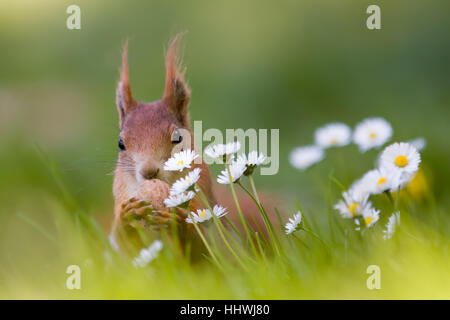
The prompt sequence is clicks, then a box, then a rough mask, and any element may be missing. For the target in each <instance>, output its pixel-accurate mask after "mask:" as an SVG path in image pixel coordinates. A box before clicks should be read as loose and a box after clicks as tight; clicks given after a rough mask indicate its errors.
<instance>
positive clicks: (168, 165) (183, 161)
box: [164, 149, 198, 172]
mask: <svg viewBox="0 0 450 320" xmlns="http://www.w3.org/2000/svg"><path fill="white" fill-rule="evenodd" d="M197 157H198V154H196V153H195V151H194V150H190V149H188V150H183V151H180V152H177V153H175V154H174V155H173V156H172V157H171V158H170V159H169V160H167V161H166V162H165V163H164V170H167V171H180V172H181V171H183V170H184V169H186V168H190V167H191V163H192V161H194V159H195V158H197Z"/></svg>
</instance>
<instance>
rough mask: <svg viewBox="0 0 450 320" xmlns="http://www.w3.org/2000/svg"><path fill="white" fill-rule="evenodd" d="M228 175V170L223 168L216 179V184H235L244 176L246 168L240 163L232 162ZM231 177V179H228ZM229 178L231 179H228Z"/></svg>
mask: <svg viewBox="0 0 450 320" xmlns="http://www.w3.org/2000/svg"><path fill="white" fill-rule="evenodd" d="M229 167H230V174H228V170H227V169H226V168H225V169H224V170H222V172H220V175H219V176H218V177H217V182H218V183H221V184H230V182H232V183H233V182H236V181H237V180H239V179H240V178H241V177H242V175H243V174H244V172H245V170H247V167H246V165H245V163H243V162H240V161H233V162H232V163H231V164H230V165H229ZM230 175H231V177H230ZM230 178H231V179H230Z"/></svg>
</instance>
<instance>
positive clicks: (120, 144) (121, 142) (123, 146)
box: [119, 138, 125, 151]
mask: <svg viewBox="0 0 450 320" xmlns="http://www.w3.org/2000/svg"><path fill="white" fill-rule="evenodd" d="M119 149H120V150H122V151H123V150H125V144H124V143H123V140H122V138H119Z"/></svg>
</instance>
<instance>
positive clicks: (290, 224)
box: [285, 211, 302, 234]
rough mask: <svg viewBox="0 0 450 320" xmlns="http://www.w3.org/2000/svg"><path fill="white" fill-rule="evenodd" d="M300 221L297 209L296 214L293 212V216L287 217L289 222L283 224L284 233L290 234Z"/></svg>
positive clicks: (300, 216)
mask: <svg viewBox="0 0 450 320" xmlns="http://www.w3.org/2000/svg"><path fill="white" fill-rule="evenodd" d="M301 222H302V214H301V213H300V211H298V212H297V213H296V214H294V217H293V218H289V222H288V223H286V226H285V228H286V230H285V232H286V234H291V233H292V232H294V231H295V230H297V229H298V227H299V225H300V223H301Z"/></svg>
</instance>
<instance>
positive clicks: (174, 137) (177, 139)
mask: <svg viewBox="0 0 450 320" xmlns="http://www.w3.org/2000/svg"><path fill="white" fill-rule="evenodd" d="M181 141H183V136H182V135H181V133H180V131H179V130H178V129H175V130H173V133H172V143H180V142H181Z"/></svg>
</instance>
